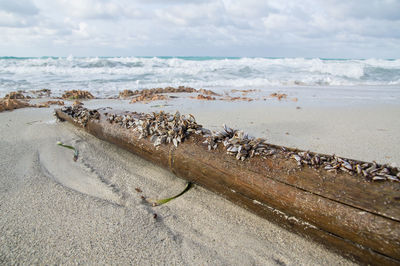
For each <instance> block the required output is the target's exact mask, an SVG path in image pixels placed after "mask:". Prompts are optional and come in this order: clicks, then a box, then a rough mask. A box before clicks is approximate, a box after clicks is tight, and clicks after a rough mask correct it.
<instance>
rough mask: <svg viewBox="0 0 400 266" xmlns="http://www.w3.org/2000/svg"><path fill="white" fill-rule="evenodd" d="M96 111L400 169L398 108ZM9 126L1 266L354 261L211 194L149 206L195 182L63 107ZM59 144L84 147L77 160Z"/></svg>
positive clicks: (201, 105) (211, 106)
mask: <svg viewBox="0 0 400 266" xmlns="http://www.w3.org/2000/svg"><path fill="white" fill-rule="evenodd" d="M85 106H87V107H90V108H94V107H96V108H97V107H106V106H109V107H112V108H114V109H123V110H135V111H146V112H148V111H154V110H160V109H162V110H165V111H169V112H175V111H176V110H179V111H180V112H181V113H192V114H193V115H195V116H196V118H197V121H198V122H199V123H201V124H203V126H204V127H207V128H210V129H218V128H219V127H220V126H221V125H222V123H226V124H228V125H229V126H231V127H235V128H241V129H244V130H245V131H247V132H249V133H250V134H251V135H253V136H257V137H259V136H262V137H264V138H266V139H267V140H268V141H269V142H270V143H273V144H279V145H285V146H289V147H297V148H301V149H309V150H312V151H316V152H321V153H329V154H333V153H335V154H338V155H340V156H345V157H349V158H354V159H360V160H367V161H372V160H375V161H377V162H385V163H389V164H391V165H392V166H399V165H400V157H399V154H398V152H396V151H398V149H399V147H400V141H399V140H398V134H397V132H399V129H400V122H399V121H398V120H397V119H395V118H396V117H398V116H399V114H400V108H399V107H398V106H396V105H393V106H390V105H376V106H363V105H359V106H335V105H331V106H318V105H310V104H309V105H302V104H300V103H291V102H285V103H265V102H263V101H256V102H251V103H248V102H246V103H243V102H238V103H221V102H218V101H215V102H203V101H191V102H188V101H187V100H183V99H176V100H174V101H169V102H155V103H154V104H153V103H150V104H128V101H126V100H91V101H87V102H85ZM298 106H299V107H300V108H296V107H298ZM250 107H251V108H250ZM216 112H217V113H218V115H215V114H216ZM0 125H1V126H0V132H1V136H2V139H1V142H0V146H1V152H0V158H1V159H0V164H1V168H2V171H1V173H0V178H1V182H2V184H3V185H2V186H1V188H0V189H1V193H0V208H1V213H2V215H1V218H0V227H1V232H2V235H1V237H0V247H1V248H0V261H1V262H2V263H5V264H15V263H24V264H25V263H40V264H53V263H54V264H75V263H84V264H99V263H101V264H180V265H187V264H189V265H204V264H208V265H209V264H222V265H254V264H257V265H310V264H324V265H332V264H335V265H349V264H352V263H351V262H349V261H348V260H346V259H344V258H342V257H341V256H340V255H338V254H335V253H332V252H330V251H329V250H327V249H326V248H325V247H323V246H321V245H319V244H317V243H314V242H312V241H309V240H307V239H304V238H302V237H300V236H298V235H296V234H293V233H290V232H288V231H286V230H284V229H282V228H280V227H279V226H277V225H275V224H272V223H270V222H269V221H267V220H265V219H262V218H259V217H257V216H256V215H254V214H252V213H250V212H248V211H246V210H244V209H242V208H240V207H237V206H235V205H234V204H232V203H231V202H229V201H227V200H225V199H223V198H222V197H220V196H218V195H215V194H213V193H211V192H209V191H207V190H205V189H203V188H200V187H195V188H194V189H192V190H190V191H189V192H188V193H186V194H185V195H183V196H182V197H180V198H178V199H175V200H173V201H171V202H169V203H168V204H165V205H162V206H159V207H150V206H149V205H147V204H145V203H144V202H143V201H142V199H141V195H144V196H146V197H149V198H153V199H157V198H164V197H168V196H171V195H174V194H176V193H178V192H179V191H181V190H182V189H183V188H184V186H185V182H184V181H183V180H181V179H179V178H177V177H176V176H174V175H173V174H171V173H169V172H167V171H165V170H163V169H161V168H159V167H156V166H154V165H152V164H150V163H148V162H146V161H144V160H143V159H141V158H139V157H137V156H135V155H133V154H131V153H128V152H126V151H124V150H122V149H120V148H117V147H116V146H114V145H112V144H109V143H105V142H103V141H100V140H98V139H96V138H94V137H93V136H91V135H89V134H87V133H85V132H84V131H83V130H81V129H77V128H75V127H73V126H72V125H70V124H68V123H61V122H56V119H55V117H54V116H53V108H46V109H36V108H34V109H33V108H25V109H19V110H15V111H12V112H3V113H0ZM57 141H62V142H64V143H66V144H70V145H73V146H75V147H77V148H78V150H79V159H78V161H77V162H74V161H73V160H72V151H71V150H68V149H64V148H62V147H59V146H57V145H56V142H57ZM136 188H139V189H140V190H142V191H143V192H142V193H138V192H137V191H136ZM155 214H156V218H154V217H155Z"/></svg>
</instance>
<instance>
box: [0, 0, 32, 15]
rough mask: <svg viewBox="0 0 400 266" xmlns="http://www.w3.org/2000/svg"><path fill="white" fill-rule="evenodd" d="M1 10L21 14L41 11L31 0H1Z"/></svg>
mask: <svg viewBox="0 0 400 266" xmlns="http://www.w3.org/2000/svg"><path fill="white" fill-rule="evenodd" d="M0 10H1V11H3V12H7V13H14V14H20V15H36V14H38V13H39V9H38V8H37V7H36V6H35V4H34V3H33V2H32V1H30V0H18V1H10V0H0Z"/></svg>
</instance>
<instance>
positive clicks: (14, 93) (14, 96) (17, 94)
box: [3, 91, 28, 99]
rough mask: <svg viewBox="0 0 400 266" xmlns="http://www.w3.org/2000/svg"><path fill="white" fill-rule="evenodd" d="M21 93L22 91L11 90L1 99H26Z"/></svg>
mask: <svg viewBox="0 0 400 266" xmlns="http://www.w3.org/2000/svg"><path fill="white" fill-rule="evenodd" d="M22 93H23V91H12V92H10V93H9V94H6V96H4V98H3V99H28V98H27V97H25V95H23V94H22Z"/></svg>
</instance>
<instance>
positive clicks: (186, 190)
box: [153, 182, 193, 206]
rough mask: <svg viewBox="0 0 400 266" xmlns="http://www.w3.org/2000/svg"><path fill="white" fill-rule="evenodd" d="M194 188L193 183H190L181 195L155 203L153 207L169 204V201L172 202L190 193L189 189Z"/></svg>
mask: <svg viewBox="0 0 400 266" xmlns="http://www.w3.org/2000/svg"><path fill="white" fill-rule="evenodd" d="M192 186H193V183H192V182H188V183H187V186H186V188H185V189H184V190H183V191H182V192H181V193H179V194H178V195H175V196H173V197H171V198H166V199H160V200H157V201H156V202H153V206H160V205H163V204H165V203H167V202H169V201H171V200H173V199H176V198H178V197H180V196H182V195H183V194H185V193H186V192H188V191H189V189H190V188H192Z"/></svg>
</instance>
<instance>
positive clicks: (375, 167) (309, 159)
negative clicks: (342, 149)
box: [289, 151, 400, 182]
mask: <svg viewBox="0 0 400 266" xmlns="http://www.w3.org/2000/svg"><path fill="white" fill-rule="evenodd" d="M289 155H290V158H293V159H294V160H296V162H297V164H298V165H299V166H304V165H308V166H310V167H313V168H323V169H325V170H327V171H328V172H333V173H337V172H338V171H342V172H346V173H348V174H351V175H353V174H359V175H362V176H364V177H365V178H367V179H368V180H372V181H383V180H389V181H394V182H400V171H399V169H398V168H395V167H391V166H388V165H382V164H377V163H376V162H372V163H366V162H360V161H356V160H350V159H344V158H340V157H338V156H336V155H333V156H329V155H321V154H316V153H310V152H306V151H300V152H290V153H289Z"/></svg>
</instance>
